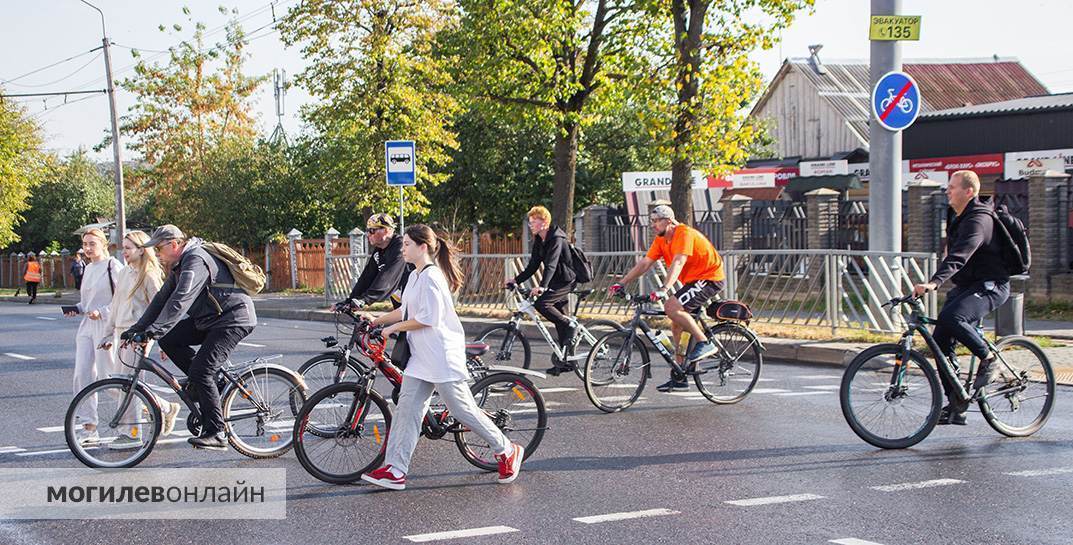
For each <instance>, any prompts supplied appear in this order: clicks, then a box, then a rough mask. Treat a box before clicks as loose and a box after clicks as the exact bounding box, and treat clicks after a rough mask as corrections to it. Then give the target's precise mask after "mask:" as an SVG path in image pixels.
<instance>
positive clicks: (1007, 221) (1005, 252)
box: [992, 205, 1032, 276]
mask: <svg viewBox="0 0 1073 545" xmlns="http://www.w3.org/2000/svg"><path fill="white" fill-rule="evenodd" d="M992 217H993V218H994V219H995V233H996V234H997V235H998V236H999V237H1001V240H1002V264H1003V265H1004V266H1005V267H1006V273H1007V274H1009V275H1010V276H1017V275H1021V274H1028V269H1029V267H1031V266H1032V248H1031V246H1029V243H1028V230H1027V229H1025V224H1024V223H1023V222H1021V220H1020V218H1018V217H1017V216H1014V215H1013V214H1010V211H1009V210H1007V209H1006V205H999V206H997V207H995V210H994V211H993V212H992Z"/></svg>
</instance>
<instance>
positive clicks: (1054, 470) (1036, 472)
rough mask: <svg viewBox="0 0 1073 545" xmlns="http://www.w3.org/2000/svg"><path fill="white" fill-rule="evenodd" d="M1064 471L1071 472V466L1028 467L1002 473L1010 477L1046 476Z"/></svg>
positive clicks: (1060, 473)
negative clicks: (1024, 469) (1027, 468)
mask: <svg viewBox="0 0 1073 545" xmlns="http://www.w3.org/2000/svg"><path fill="white" fill-rule="evenodd" d="M1066 473H1073V467H1055V468H1051V469H1030V470H1027V471H1014V472H1011V473H1004V475H1009V476H1011V477H1046V476H1048V475H1063V474H1066Z"/></svg>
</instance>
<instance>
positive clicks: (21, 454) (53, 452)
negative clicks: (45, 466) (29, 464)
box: [15, 448, 70, 456]
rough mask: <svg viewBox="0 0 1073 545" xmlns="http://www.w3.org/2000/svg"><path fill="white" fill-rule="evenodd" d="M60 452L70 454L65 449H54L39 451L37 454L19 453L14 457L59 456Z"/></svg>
mask: <svg viewBox="0 0 1073 545" xmlns="http://www.w3.org/2000/svg"><path fill="white" fill-rule="evenodd" d="M61 452H70V451H69V450H67V449H65V448H61V449H56V450H39V451H37V452H20V453H18V454H16V455H15V456H40V455H42V454H59V453H61Z"/></svg>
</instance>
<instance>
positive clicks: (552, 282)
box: [514, 225, 577, 290]
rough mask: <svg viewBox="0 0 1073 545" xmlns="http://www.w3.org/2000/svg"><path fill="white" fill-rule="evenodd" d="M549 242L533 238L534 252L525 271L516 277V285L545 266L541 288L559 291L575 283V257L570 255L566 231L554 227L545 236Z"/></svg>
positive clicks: (536, 237) (537, 237)
mask: <svg viewBox="0 0 1073 545" xmlns="http://www.w3.org/2000/svg"><path fill="white" fill-rule="evenodd" d="M545 237H546V238H547V240H541V238H540V237H539V236H536V235H534V236H533V252H532V255H530V256H529V264H528V265H526V267H525V270H524V271H522V272H521V273H519V274H518V276H515V277H514V282H515V283H518V284H520V283H522V282H525V281H526V280H529V278H530V277H532V276H533V274H535V273H536V272H537V269H538V268H540V264H541V263H543V264H544V276H542V277H541V279H540V286H541V287H542V288H545V289H552V290H557V289H559V288H562V287H563V286H567V285H569V284H572V283H574V282H575V281H576V280H577V275H575V274H574V257H573V255H571V254H570V243H569V242H567V240H566V231H563V230H562V229H560V228H558V227H556V226H554V225H552V226H551V227H549V228H548V233H547V234H546V235H545Z"/></svg>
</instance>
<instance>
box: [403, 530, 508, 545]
mask: <svg viewBox="0 0 1073 545" xmlns="http://www.w3.org/2000/svg"><path fill="white" fill-rule="evenodd" d="M517 531H518V529H517V528H511V527H510V526H486V527H484V528H471V529H469V530H454V531H451V532H434V533H431V534H417V535H412V536H402V538H403V539H405V540H408V541H412V542H414V543H425V542H428V541H441V540H445V539H459V538H463V537H478V536H491V535H496V534H509V533H511V532H517Z"/></svg>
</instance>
